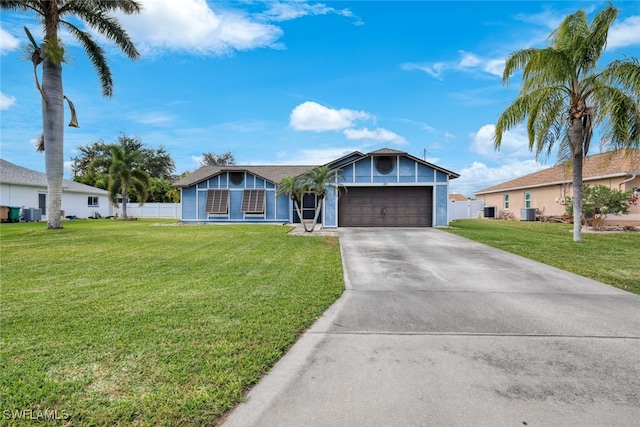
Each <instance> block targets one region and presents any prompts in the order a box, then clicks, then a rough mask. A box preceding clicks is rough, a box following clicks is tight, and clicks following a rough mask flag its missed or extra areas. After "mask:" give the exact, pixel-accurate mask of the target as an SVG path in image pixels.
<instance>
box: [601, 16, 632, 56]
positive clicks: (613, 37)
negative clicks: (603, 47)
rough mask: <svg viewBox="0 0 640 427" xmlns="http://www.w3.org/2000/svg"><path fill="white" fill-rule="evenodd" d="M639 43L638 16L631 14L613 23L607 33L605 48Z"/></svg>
mask: <svg viewBox="0 0 640 427" xmlns="http://www.w3.org/2000/svg"><path fill="white" fill-rule="evenodd" d="M633 45H640V16H631V17H629V18H627V19H625V20H624V21H622V22H620V23H618V24H616V23H614V24H613V25H612V26H611V28H610V29H609V34H608V35H607V49H615V48H618V47H624V46H633Z"/></svg>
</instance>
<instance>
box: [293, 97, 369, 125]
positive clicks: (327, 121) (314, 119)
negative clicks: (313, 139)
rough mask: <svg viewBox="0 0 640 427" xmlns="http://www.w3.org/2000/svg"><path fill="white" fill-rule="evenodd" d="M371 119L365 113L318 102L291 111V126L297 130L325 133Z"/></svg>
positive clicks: (306, 103)
mask: <svg viewBox="0 0 640 427" xmlns="http://www.w3.org/2000/svg"><path fill="white" fill-rule="evenodd" d="M370 118H372V116H371V115H370V114H369V113H366V112H364V111H356V110H349V109H346V108H341V109H339V110H336V109H333V108H328V107H325V106H324V105H320V104H318V103H316V102H312V101H306V102H303V103H302V104H300V105H298V106H297V107H295V108H294V109H293V110H292V111H291V115H290V116H289V126H291V127H292V128H293V129H295V130H307V131H315V132H323V131H330V130H343V129H346V128H350V127H352V126H353V124H354V122H355V121H356V120H367V119H370Z"/></svg>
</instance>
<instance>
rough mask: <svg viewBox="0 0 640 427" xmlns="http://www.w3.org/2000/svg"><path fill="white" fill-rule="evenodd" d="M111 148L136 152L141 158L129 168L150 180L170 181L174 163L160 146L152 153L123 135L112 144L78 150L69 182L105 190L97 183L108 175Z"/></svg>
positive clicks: (96, 145)
mask: <svg viewBox="0 0 640 427" xmlns="http://www.w3.org/2000/svg"><path fill="white" fill-rule="evenodd" d="M114 146H117V147H120V148H121V149H122V150H123V151H124V152H125V153H133V152H135V151H138V152H139V153H140V154H141V155H140V156H139V158H137V159H136V162H137V163H136V164H135V165H133V166H134V167H135V168H136V169H142V170H144V171H145V172H147V174H149V176H151V177H154V178H161V179H165V180H172V179H173V173H174V171H175V163H174V161H173V159H172V158H171V155H170V154H169V153H167V152H166V151H165V149H164V147H163V146H162V145H161V146H160V147H159V148H156V149H153V148H151V147H148V146H147V145H145V144H143V143H142V140H141V139H140V138H139V137H129V136H126V135H124V134H120V135H119V136H118V141H117V142H116V143H106V142H104V141H96V142H92V143H91V144H88V145H85V146H80V147H78V151H79V154H78V155H77V156H76V157H73V158H72V159H71V160H72V166H71V168H72V170H73V174H74V178H73V179H74V180H75V181H78V182H82V183H83V184H88V185H94V186H96V187H99V188H106V187H101V186H100V183H101V178H103V177H104V176H108V174H109V168H110V166H111V159H112V148H113V147H114Z"/></svg>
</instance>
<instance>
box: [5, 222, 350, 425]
mask: <svg viewBox="0 0 640 427" xmlns="http://www.w3.org/2000/svg"><path fill="white" fill-rule="evenodd" d="M154 222H155V221H154ZM289 230H290V227H283V226H260V225H254V226H251V225H239V226H235V225H229V226H210V225H207V226H204V225H203V226H179V227H178V226H164V227H159V226H153V224H152V222H150V221H146V220H140V221H133V222H129V221H109V220H94V221H90V220H77V221H69V222H67V223H65V227H64V229H61V230H54V231H52V230H46V229H45V226H44V225H43V224H42V223H18V224H2V225H0V243H1V254H2V263H1V266H0V273H1V277H2V313H1V315H2V319H1V320H2V321H1V326H0V328H1V333H2V339H3V343H2V346H1V348H0V388H1V389H2V393H1V397H0V402H1V404H0V407H1V408H2V410H3V411H14V412H9V414H10V415H11V414H15V417H14V418H15V420H18V421H19V420H20V417H21V416H22V417H26V416H29V417H32V416H33V414H35V415H36V416H37V415H38V414H39V413H40V414H43V416H46V414H49V416H50V417H51V416H53V415H57V416H58V417H59V418H64V419H65V420H66V421H61V422H62V423H65V422H67V423H68V425H154V426H156V425H158V426H161V425H167V426H175V425H215V424H217V423H218V422H219V421H220V417H221V416H222V415H223V414H224V413H225V411H226V410H228V409H230V408H232V407H233V406H234V405H235V404H237V403H238V402H240V401H241V400H242V398H243V393H244V392H245V391H246V390H247V388H249V387H250V386H251V385H252V384H254V383H256V382H257V381H258V380H259V379H260V377H261V376H262V375H263V374H265V373H266V372H267V371H268V370H269V369H270V367H271V366H272V365H273V364H274V363H275V362H276V361H277V360H278V359H279V358H280V356H281V355H282V354H283V353H284V352H286V351H287V349H288V348H289V347H290V346H291V345H292V344H293V342H294V341H295V340H296V338H297V337H298V336H299V335H300V334H301V332H303V331H304V330H305V329H306V328H307V327H309V326H310V325H311V324H312V323H313V321H314V320H315V319H316V318H317V317H318V316H320V315H321V314H322V313H323V312H324V311H325V310H326V309H327V307H328V306H329V305H331V303H333V302H334V301H335V300H336V299H337V298H338V297H339V296H340V294H341V293H342V291H343V289H344V282H343V273H342V264H341V259H340V249H339V244H338V239H337V237H317V238H313V239H310V238H304V237H300V236H288V235H287V234H286V233H287V231H289ZM45 410H48V411H49V412H44V411H45ZM21 411H22V412H21ZM25 411H26V412H25ZM29 411H31V412H29ZM38 411H40V412H38ZM53 411H56V412H53ZM3 414H4V413H3ZM20 414H22V415H20ZM0 416H3V415H2V414H0ZM11 416H13V415H11Z"/></svg>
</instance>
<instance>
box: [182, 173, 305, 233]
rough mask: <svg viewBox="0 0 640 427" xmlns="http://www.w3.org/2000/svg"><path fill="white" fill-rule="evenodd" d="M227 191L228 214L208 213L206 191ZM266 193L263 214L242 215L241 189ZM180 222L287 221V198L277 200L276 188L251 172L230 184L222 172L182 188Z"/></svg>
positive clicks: (226, 174) (288, 219) (288, 216)
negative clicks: (261, 190)
mask: <svg viewBox="0 0 640 427" xmlns="http://www.w3.org/2000/svg"><path fill="white" fill-rule="evenodd" d="M222 189H224V190H229V213H228V214H227V215H216V214H209V213H207V212H205V211H206V201H207V192H208V191H209V190H222ZM248 189H251V190H253V189H264V190H265V212H264V214H250V215H248V214H245V213H244V212H242V195H243V192H244V190H248ZM181 200H182V220H183V221H216V222H288V221H290V218H291V215H290V209H289V206H291V209H293V205H291V204H290V203H289V198H288V197H287V196H284V195H283V196H279V197H276V185H275V184H274V183H272V182H269V181H267V180H265V179H263V178H261V177H259V176H256V175H254V174H251V173H248V172H246V173H244V176H243V179H242V182H239V183H233V182H232V181H231V180H230V179H229V173H227V172H224V173H221V174H220V175H217V176H215V177H211V178H209V179H206V180H204V181H202V182H200V183H198V184H196V185H194V186H191V187H183V188H182V199H181Z"/></svg>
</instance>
